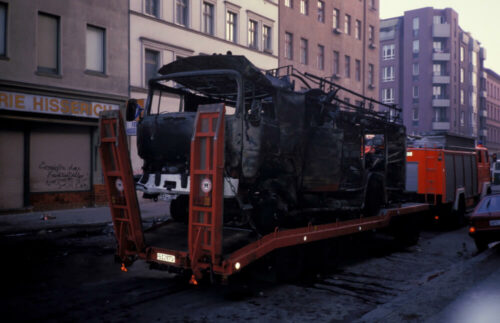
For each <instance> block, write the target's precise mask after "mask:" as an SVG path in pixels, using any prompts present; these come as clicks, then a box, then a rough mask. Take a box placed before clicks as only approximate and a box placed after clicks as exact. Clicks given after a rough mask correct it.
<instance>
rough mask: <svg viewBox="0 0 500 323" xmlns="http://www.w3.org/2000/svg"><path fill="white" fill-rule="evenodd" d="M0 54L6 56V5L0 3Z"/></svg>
mask: <svg viewBox="0 0 500 323" xmlns="http://www.w3.org/2000/svg"><path fill="white" fill-rule="evenodd" d="M0 56H7V5H6V4H4V3H0Z"/></svg>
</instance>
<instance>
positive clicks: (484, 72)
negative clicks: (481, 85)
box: [479, 71, 488, 80]
mask: <svg viewBox="0 0 500 323" xmlns="http://www.w3.org/2000/svg"><path fill="white" fill-rule="evenodd" d="M479 77H480V78H482V79H485V80H486V79H487V78H488V73H486V71H481V72H480V73H479Z"/></svg>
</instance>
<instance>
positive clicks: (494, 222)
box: [490, 220, 500, 227]
mask: <svg viewBox="0 0 500 323" xmlns="http://www.w3.org/2000/svg"><path fill="white" fill-rule="evenodd" d="M490 225H491V226H492V227H496V226H500V220H490Z"/></svg>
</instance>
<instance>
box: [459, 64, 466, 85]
mask: <svg viewBox="0 0 500 323" xmlns="http://www.w3.org/2000/svg"><path fill="white" fill-rule="evenodd" d="M464 82H465V70H464V68H463V67H461V68H460V83H464Z"/></svg>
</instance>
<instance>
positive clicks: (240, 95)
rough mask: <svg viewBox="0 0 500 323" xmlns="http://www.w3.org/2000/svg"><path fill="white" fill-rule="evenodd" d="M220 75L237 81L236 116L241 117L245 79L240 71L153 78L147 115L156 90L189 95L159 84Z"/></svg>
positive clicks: (181, 74)
mask: <svg viewBox="0 0 500 323" xmlns="http://www.w3.org/2000/svg"><path fill="white" fill-rule="evenodd" d="M218 75H226V76H230V77H231V78H233V79H234V80H235V81H236V87H237V94H236V102H235V103H236V111H235V115H236V116H239V115H240V114H241V111H242V107H243V102H244V99H245V98H244V84H243V77H242V76H241V74H240V73H239V72H238V71H235V70H203V71H190V72H179V73H172V74H168V75H164V76H160V77H156V78H153V79H151V80H149V82H148V84H149V93H148V98H147V101H146V115H150V114H151V103H152V98H153V94H154V91H155V90H163V91H166V92H171V93H175V94H179V95H184V94H186V93H187V91H185V90H182V89H176V88H172V87H169V86H165V85H163V84H161V83H159V82H163V81H174V82H175V81H176V79H180V78H187V77H201V76H208V77H210V76H218ZM186 89H190V90H193V91H195V92H198V93H200V94H203V95H209V94H207V93H204V92H202V91H200V90H197V89H196V88H189V87H186ZM211 97H213V98H220V99H221V100H222V101H225V100H226V101H228V100H227V98H226V99H224V96H222V95H212V96H211Z"/></svg>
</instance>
